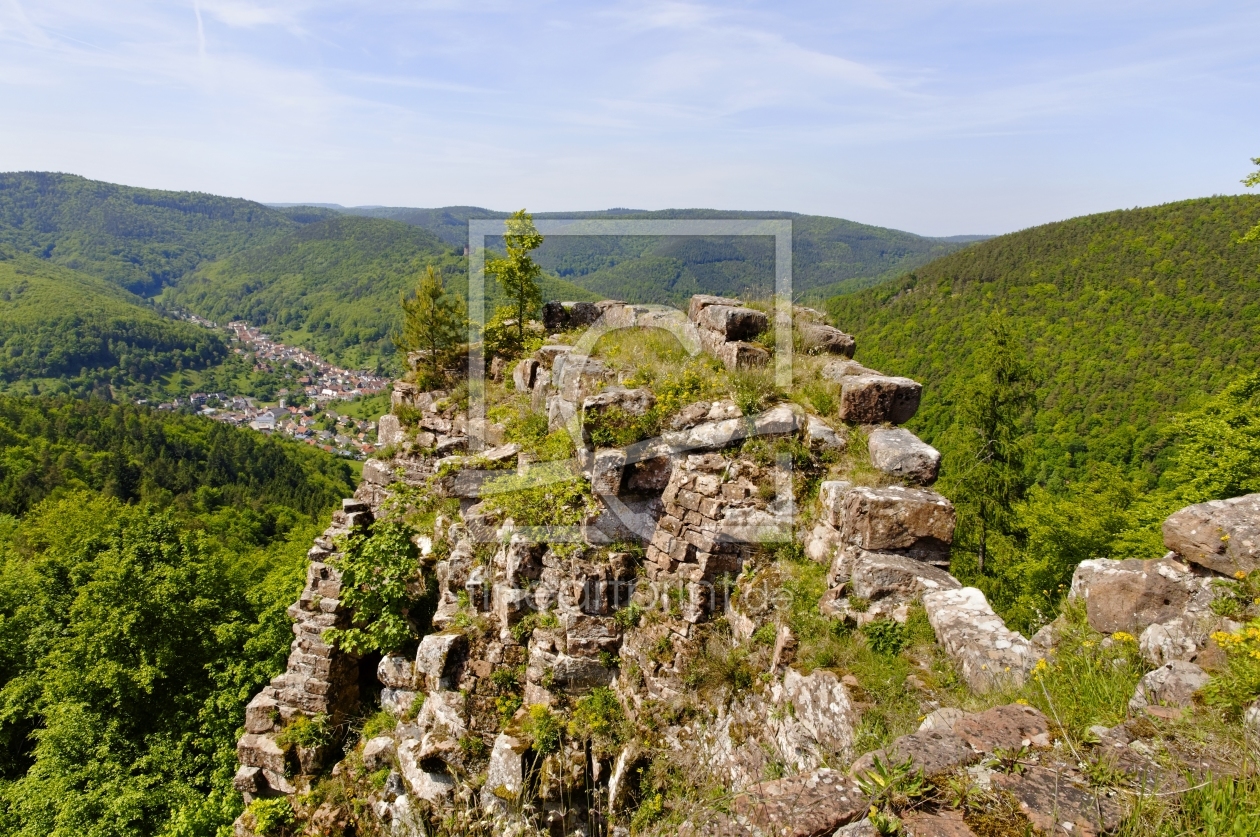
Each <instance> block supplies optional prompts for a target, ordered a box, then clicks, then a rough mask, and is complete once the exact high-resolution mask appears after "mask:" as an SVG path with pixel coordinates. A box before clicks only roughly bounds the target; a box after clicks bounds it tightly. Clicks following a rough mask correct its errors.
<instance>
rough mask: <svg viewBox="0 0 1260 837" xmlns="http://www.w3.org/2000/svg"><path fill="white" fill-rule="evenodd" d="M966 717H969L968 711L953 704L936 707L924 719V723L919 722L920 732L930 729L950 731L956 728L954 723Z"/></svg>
mask: <svg viewBox="0 0 1260 837" xmlns="http://www.w3.org/2000/svg"><path fill="white" fill-rule="evenodd" d="M965 717H967V713H966V712H964V711H963V710H961V709H956V708H955V707H952V706H945V707H942V708H940V709H934V710H932V711H931V712H929V713H928V714H927V717H925V718H924V719H923V723H921V724H919V732H925V731H927V730H930V729H935V730H945V731H946V732H950V731H952V730H953V729H954V724H956V723H958V722H959V721H960V720H962V719H963V718H965Z"/></svg>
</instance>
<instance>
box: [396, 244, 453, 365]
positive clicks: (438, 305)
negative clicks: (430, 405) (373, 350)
mask: <svg viewBox="0 0 1260 837" xmlns="http://www.w3.org/2000/svg"><path fill="white" fill-rule="evenodd" d="M402 307H403V326H402V333H401V334H399V335H397V336H395V337H394V345H396V346H397V347H398V350H399V351H401V352H402V353H403V355H404V357H406V356H407V355H408V354H410V353H411V352H418V353H419V355H420V357H419V360H418V361H417V362H416V368H415V376H416V382H417V383H420V384H421V385H423V386H425V387H426V388H427V387H435V386H438V385H439V383H440V382H441V380H442V378H443V377H444V376H445V374H446V373H447V371H448V370H449V369H450V368H451V365H452V363H453V362H454V360H455V356H456V355H457V354H458V353H459V351H460V348H461V347H462V346H463V344H464V335H465V334H466V333H467V328H468V318H467V317H466V316H465V314H464V304H463V301H462V300H461V299H460V298H459V297H457V296H454V295H451V294H448V293H447V292H446V288H445V287H444V286H443V284H442V276H441V275H440V274H439V273H438V272H437V270H435V269H434V267H433V265H429V266H428V268H427V269H426V270H425V272H424V274H423V275H422V276H421V277H420V281H419V282H418V283H417V285H416V293H415V296H413V297H411V298H408V297H406V296H404V297H403V299H402Z"/></svg>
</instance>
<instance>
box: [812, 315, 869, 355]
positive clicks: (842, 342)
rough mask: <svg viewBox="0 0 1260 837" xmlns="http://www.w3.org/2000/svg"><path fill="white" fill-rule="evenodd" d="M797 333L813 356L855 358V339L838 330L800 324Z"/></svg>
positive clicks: (819, 324)
mask: <svg viewBox="0 0 1260 837" xmlns="http://www.w3.org/2000/svg"><path fill="white" fill-rule="evenodd" d="M797 331H799V332H800V335H801V345H802V346H803V347H804V349H805V351H806V352H809V353H811V354H822V353H826V354H833V355H844V356H845V357H853V352H854V350H855V349H856V348H857V343H856V341H854V339H853V338H852V337H851V336H849V335H848V334H845V333H844V332H843V331H841V330H840V329H838V328H833V327H832V326H829V325H823V324H822V323H799V324H798V325H797Z"/></svg>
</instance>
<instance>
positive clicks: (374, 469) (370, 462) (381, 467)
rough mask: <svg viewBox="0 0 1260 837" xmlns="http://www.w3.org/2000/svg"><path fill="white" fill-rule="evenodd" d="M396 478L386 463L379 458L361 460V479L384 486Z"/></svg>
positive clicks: (370, 483)
mask: <svg viewBox="0 0 1260 837" xmlns="http://www.w3.org/2000/svg"><path fill="white" fill-rule="evenodd" d="M397 480H398V478H397V477H396V476H395V475H394V471H393V469H392V468H391V467H390V466H389V464H388V463H386V462H382V461H381V460H379V459H367V460H364V462H363V481H364V482H366V483H368V484H369V485H376V486H380V487H382V488H383V487H385V486H387V485H390V484H392V483H394V482H396V481H397Z"/></svg>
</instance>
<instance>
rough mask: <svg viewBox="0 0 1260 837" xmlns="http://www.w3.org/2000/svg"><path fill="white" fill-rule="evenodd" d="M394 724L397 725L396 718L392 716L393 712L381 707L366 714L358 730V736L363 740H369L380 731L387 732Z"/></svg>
mask: <svg viewBox="0 0 1260 837" xmlns="http://www.w3.org/2000/svg"><path fill="white" fill-rule="evenodd" d="M396 726H398V719H397V718H396V717H394V713H393V712H388V711H386V710H384V709H382V710H381V711H380V712H375V713H373V714H372V715H370V716H368V719H367V720H366V721H364V722H363V729H362V730H360V731H359V738H361V739H362V740H364V741H370V740H371V739H373V738H376V737H377V736H378V735H381V734H382V733H386V732H389V731H390V730H392V729H393V728H394V727H396Z"/></svg>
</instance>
